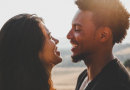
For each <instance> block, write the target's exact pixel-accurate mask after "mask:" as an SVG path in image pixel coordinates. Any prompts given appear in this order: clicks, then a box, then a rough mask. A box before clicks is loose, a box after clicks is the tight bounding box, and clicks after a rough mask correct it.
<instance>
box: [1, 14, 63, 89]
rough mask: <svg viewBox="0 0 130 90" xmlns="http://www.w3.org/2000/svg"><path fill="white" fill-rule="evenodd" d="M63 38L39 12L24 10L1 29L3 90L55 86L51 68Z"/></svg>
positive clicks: (57, 60)
mask: <svg viewBox="0 0 130 90" xmlns="http://www.w3.org/2000/svg"><path fill="white" fill-rule="evenodd" d="M58 42H59V41H58V40H57V39H55V38H53V37H52V36H51V34H50V32H49V31H48V29H47V28H46V27H45V25H44V24H43V20H42V19H41V18H39V17H37V16H36V15H30V14H20V15H17V16H14V17H13V18H11V19H10V20H8V21H7V22H6V23H5V24H4V26H3V27H2V29H1V31H0V90H53V87H52V82H51V69H52V68H53V66H54V65H56V64H58V63H60V62H61V61H62V58H61V57H60V52H59V51H57V47H56V44H57V43H58Z"/></svg>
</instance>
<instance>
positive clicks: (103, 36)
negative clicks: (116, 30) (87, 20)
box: [100, 27, 112, 42]
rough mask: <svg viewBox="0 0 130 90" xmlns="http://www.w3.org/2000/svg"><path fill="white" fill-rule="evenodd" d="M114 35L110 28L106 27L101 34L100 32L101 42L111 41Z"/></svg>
mask: <svg viewBox="0 0 130 90" xmlns="http://www.w3.org/2000/svg"><path fill="white" fill-rule="evenodd" d="M111 35H112V32H111V30H110V28H108V27H104V28H102V30H101V32H100V42H105V41H107V40H108V39H110V37H111Z"/></svg>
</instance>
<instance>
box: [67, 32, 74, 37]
mask: <svg viewBox="0 0 130 90" xmlns="http://www.w3.org/2000/svg"><path fill="white" fill-rule="evenodd" d="M73 37H74V35H73V32H72V30H70V31H69V33H68V34H67V39H72V38H73Z"/></svg>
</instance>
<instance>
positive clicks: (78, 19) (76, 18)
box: [72, 10, 93, 24]
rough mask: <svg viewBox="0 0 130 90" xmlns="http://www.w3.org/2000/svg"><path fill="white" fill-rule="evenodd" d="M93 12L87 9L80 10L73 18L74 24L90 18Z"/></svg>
mask: <svg viewBox="0 0 130 90" xmlns="http://www.w3.org/2000/svg"><path fill="white" fill-rule="evenodd" d="M92 15H93V13H92V12H91V11H87V10H78V11H77V12H76V14H75V16H74V18H73V20H72V24H75V23H79V22H81V21H84V20H90V19H91V18H92ZM79 24H80V23H79Z"/></svg>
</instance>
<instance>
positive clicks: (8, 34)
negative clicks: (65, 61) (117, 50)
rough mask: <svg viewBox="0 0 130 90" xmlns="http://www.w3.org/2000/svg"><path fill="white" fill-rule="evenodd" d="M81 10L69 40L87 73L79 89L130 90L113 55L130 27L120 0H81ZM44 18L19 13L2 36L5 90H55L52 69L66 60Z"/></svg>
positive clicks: (0, 68)
mask: <svg viewBox="0 0 130 90" xmlns="http://www.w3.org/2000/svg"><path fill="white" fill-rule="evenodd" d="M75 3H76V5H77V6H78V8H79V10H78V11H77V13H76V14H75V16H74V18H73V20H72V28H71V30H70V31H69V33H68V35H67V38H68V39H70V43H71V44H72V46H73V47H72V49H71V51H72V52H73V55H72V60H73V62H78V61H80V60H83V61H84V63H85V65H86V66H87V69H86V70H84V71H83V72H82V73H81V74H80V75H79V77H78V80H77V86H76V88H75V90H130V75H129V73H128V72H127V70H126V69H125V67H124V66H123V65H122V64H121V63H120V61H119V60H118V59H117V58H115V57H114V56H113V54H112V48H113V46H114V45H115V43H121V42H122V40H123V39H124V38H125V36H126V34H127V29H128V28H129V13H128V12H127V10H126V9H125V8H124V6H123V5H122V4H121V3H120V2H119V0H76V1H75ZM58 42H59V41H58V40H57V39H55V38H54V37H52V36H51V33H50V32H49V30H48V29H47V28H46V26H45V25H44V22H43V20H42V19H41V18H39V17H37V16H36V15H30V14H20V15H17V16H14V17H12V18H11V19H9V20H8V21H7V22H6V23H5V24H4V26H3V27H2V29H1V31H0V90H55V89H54V88H53V84H52V81H51V70H52V68H53V67H54V66H55V65H56V64H58V63H60V62H61V61H62V58H61V57H60V52H59V51H58V50H57V46H56V44H57V43H58Z"/></svg>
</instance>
